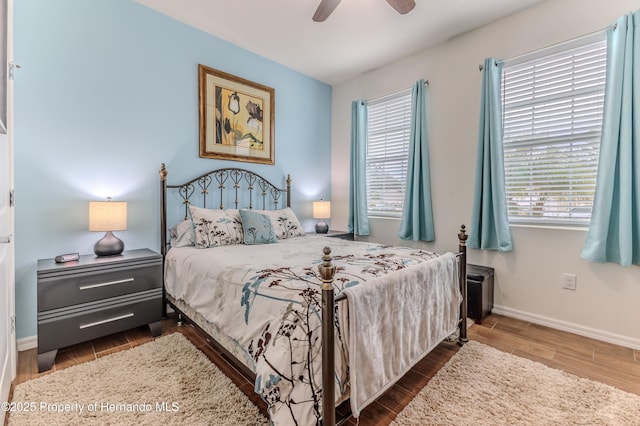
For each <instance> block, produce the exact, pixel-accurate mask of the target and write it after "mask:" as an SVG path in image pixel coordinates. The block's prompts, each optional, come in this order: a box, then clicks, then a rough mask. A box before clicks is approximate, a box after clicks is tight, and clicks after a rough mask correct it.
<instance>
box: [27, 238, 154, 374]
mask: <svg viewBox="0 0 640 426" xmlns="http://www.w3.org/2000/svg"><path fill="white" fill-rule="evenodd" d="M145 324H149V328H150V329H151V334H153V335H154V336H159V335H160V334H161V333H162V256H161V255H160V254H158V253H156V252H154V251H151V250H148V249H140V250H129V251H125V252H124V253H122V254H121V255H118V256H105V257H97V256H95V255H93V254H91V255H83V256H80V259H79V260H77V261H75V262H67V263H55V261H54V259H41V260H38V371H40V372H41V371H44V370H48V369H50V368H51V366H52V365H53V362H54V360H55V358H56V354H57V353H58V349H59V348H63V347H66V346H70V345H74V344H76V343H80V342H84V341H87V340H91V339H95V338H98V337H102V336H106V335H108V334H113V333H118V332H120V331H124V330H128V329H130V328H135V327H139V326H141V325H145Z"/></svg>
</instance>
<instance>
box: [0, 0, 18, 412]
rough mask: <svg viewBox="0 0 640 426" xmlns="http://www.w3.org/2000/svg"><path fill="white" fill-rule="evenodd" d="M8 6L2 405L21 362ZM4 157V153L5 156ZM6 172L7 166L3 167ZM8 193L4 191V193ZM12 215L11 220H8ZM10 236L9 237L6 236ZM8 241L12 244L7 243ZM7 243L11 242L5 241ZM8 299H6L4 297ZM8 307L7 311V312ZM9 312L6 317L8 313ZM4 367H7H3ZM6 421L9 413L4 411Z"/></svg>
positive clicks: (9, 0) (0, 229)
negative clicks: (5, 334) (5, 335)
mask: <svg viewBox="0 0 640 426" xmlns="http://www.w3.org/2000/svg"><path fill="white" fill-rule="evenodd" d="M0 1H2V2H3V3H4V2H6V5H7V50H6V52H7V65H11V69H7V70H6V71H7V77H8V78H7V82H6V83H7V92H6V93H7V122H6V123H5V125H6V128H7V133H6V135H3V136H2V137H5V138H6V143H8V150H7V151H6V154H7V155H8V158H7V159H2V162H4V163H5V164H7V165H8V167H6V170H4V171H0V172H1V173H6V174H7V176H5V177H4V178H7V179H8V180H7V182H8V185H7V187H8V188H9V191H7V192H8V193H3V194H0V197H2V200H3V202H2V204H1V206H4V207H3V208H7V206H8V208H7V211H5V212H3V214H2V216H1V217H0V218H1V220H3V221H4V222H8V226H6V224H5V223H3V224H2V226H0V245H1V246H2V247H0V257H3V258H5V257H6V259H5V260H6V261H7V264H6V265H4V267H3V268H0V271H2V269H4V271H2V275H3V276H1V277H0V280H2V281H4V285H5V286H6V287H7V288H6V289H3V288H2V287H0V290H2V292H5V291H6V293H5V294H7V299H6V300H0V304H2V306H1V308H2V309H0V312H2V314H0V315H2V318H0V327H7V329H6V330H7V332H8V333H7V336H8V337H7V339H8V342H7V343H8V344H7V350H8V353H7V354H2V353H0V402H4V401H7V399H8V397H9V391H10V388H11V382H12V381H13V379H14V378H15V377H16V364H17V359H18V354H17V349H16V332H15V262H14V259H15V258H14V253H15V251H14V249H15V246H14V242H13V230H14V209H13V196H12V194H13V63H12V61H13V0H0ZM3 155H4V154H3ZM2 168H3V169H4V168H5V167H2ZM3 192H4V191H3ZM7 216H8V217H7ZM5 233H6V235H4V234H5ZM7 240H8V241H7ZM5 241H7V242H5ZM3 299H4V297H3ZM5 307H6V310H5V309H4V308H5ZM4 312H6V314H5V313H4ZM2 364H4V365H2ZM2 411H3V412H2V415H3V422H4V416H6V412H5V411H4V410H2Z"/></svg>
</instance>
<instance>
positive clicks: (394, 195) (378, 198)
mask: <svg viewBox="0 0 640 426" xmlns="http://www.w3.org/2000/svg"><path fill="white" fill-rule="evenodd" d="M367 120H368V128H367V202H368V204H367V207H368V211H369V216H390V217H401V216H402V206H403V204H404V191H405V186H406V179H407V160H408V155H409V134H410V131H411V91H410V90H405V91H402V92H400V93H397V94H394V95H390V96H386V97H384V98H380V99H376V100H373V101H370V102H369V104H368V116H367Z"/></svg>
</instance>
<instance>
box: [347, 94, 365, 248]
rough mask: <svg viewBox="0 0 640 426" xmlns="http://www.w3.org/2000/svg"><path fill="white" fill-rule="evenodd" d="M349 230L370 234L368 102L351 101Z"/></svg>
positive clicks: (358, 233)
mask: <svg viewBox="0 0 640 426" xmlns="http://www.w3.org/2000/svg"><path fill="white" fill-rule="evenodd" d="M347 228H348V230H349V232H353V233H354V234H356V235H369V216H368V213H367V102H366V101H363V100H357V101H353V102H352V103H351V167H350V176H349V223H348V225H347Z"/></svg>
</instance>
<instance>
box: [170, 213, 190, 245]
mask: <svg viewBox="0 0 640 426" xmlns="http://www.w3.org/2000/svg"><path fill="white" fill-rule="evenodd" d="M169 234H170V235H171V247H173V248H178V247H191V246H195V245H196V234H195V232H194V231H193V222H191V219H186V220H183V221H182V222H180V223H178V224H177V225H176V226H174V227H173V228H171V229H169Z"/></svg>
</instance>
